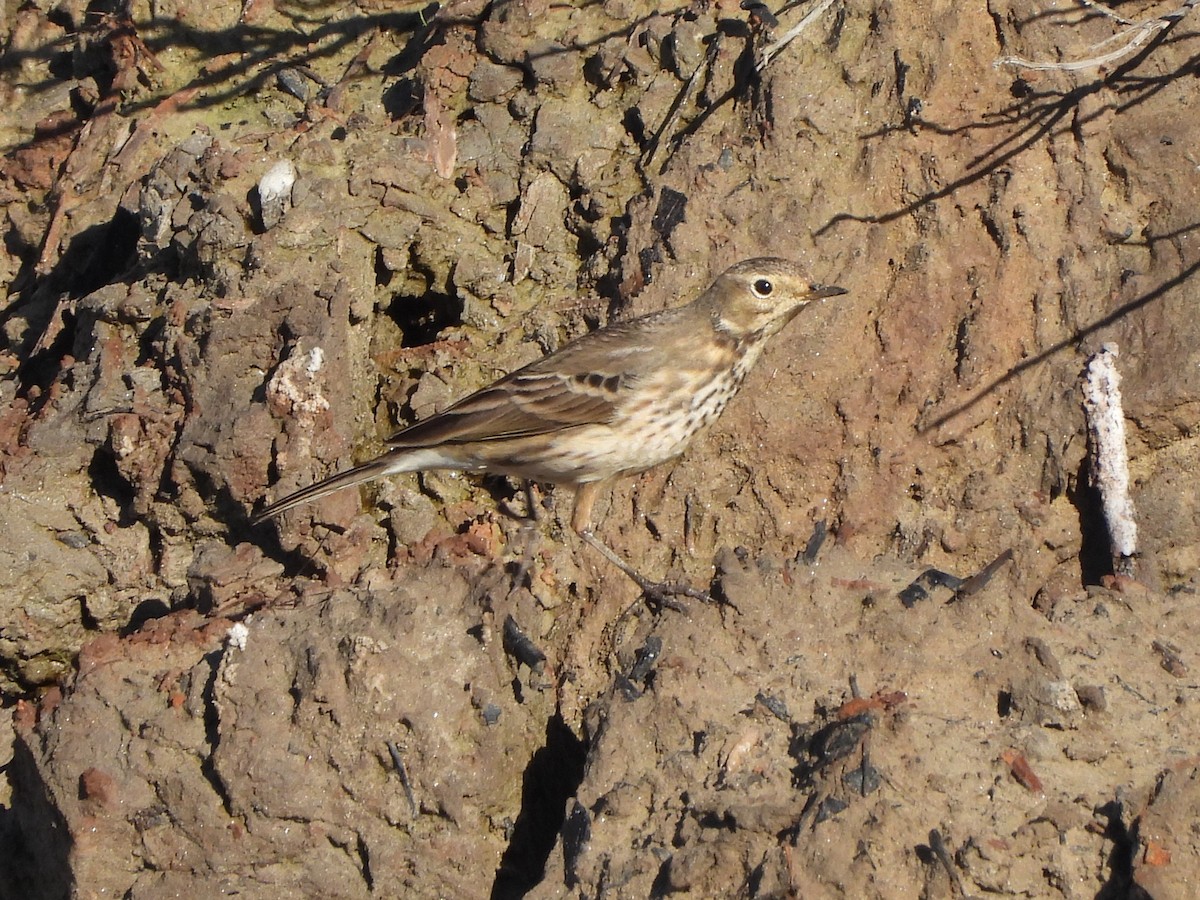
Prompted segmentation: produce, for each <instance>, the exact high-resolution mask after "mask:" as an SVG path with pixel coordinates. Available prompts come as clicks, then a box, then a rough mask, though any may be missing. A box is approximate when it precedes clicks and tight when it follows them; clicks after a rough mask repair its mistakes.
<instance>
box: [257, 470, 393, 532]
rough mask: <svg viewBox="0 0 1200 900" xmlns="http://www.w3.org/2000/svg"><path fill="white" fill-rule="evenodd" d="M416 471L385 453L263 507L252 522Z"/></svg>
mask: <svg viewBox="0 0 1200 900" xmlns="http://www.w3.org/2000/svg"><path fill="white" fill-rule="evenodd" d="M407 471H412V469H410V468H409V467H407V466H405V465H404V464H403V462H402V460H401V459H399V458H397V456H396V455H395V454H393V453H385V454H384V455H383V456H381V457H379V458H378V459H373V460H371V461H370V462H365V463H363V464H362V465H360V466H355V467H354V468H353V469H347V470H346V471H345V472H338V473H337V474H336V475H331V476H330V477H329V478H326V479H324V480H323V481H318V482H316V483H315V484H310V485H309V486H308V487H306V488H301V489H300V490H298V491H296V492H295V493H294V494H288V495H287V496H286V497H284V498H283V499H282V500H276V501H275V502H274V503H272V504H270V505H268V506H265V507H263V508H262V509H261V510H259V511H258V512H257V513H255V514H254V516H253V517H252V518H251V519H250V521H251V522H252V523H253V524H255V525H257V524H258V523H259V522H262V521H264V520H266V519H270V518H272V517H274V516H277V515H279V514H280V513H281V512H284V511H285V510H289V509H292V508H293V507H296V506H300V505H301V504H303V503H311V502H312V501H313V500H317V499H319V498H320V497H324V496H325V495H326V494H332V493H333V492H334V491H340V490H343V489H345V488H348V487H352V486H353V485H356V484H362V483H363V482H364V481H371V480H372V479H374V478H381V477H383V476H384V475H394V474H396V473H397V472H407Z"/></svg>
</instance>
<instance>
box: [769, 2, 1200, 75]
mask: <svg viewBox="0 0 1200 900" xmlns="http://www.w3.org/2000/svg"><path fill="white" fill-rule="evenodd" d="M1197 2H1200V0H1197ZM831 6H833V0H821V2H820V3H818V4H817V5H816V6H814V7H813V8H812V9H810V10H809V11H808V15H806V16H805V17H804V18H803V19H801V20H800V21H799V22H797V23H796V24H795V25H793V26H792V27H791V28H789V29H788V32H787V34H785V35H784V36H783V37H781V38H780V39H779V40H777V41H776V42H775V43H773V44H770V45H769V46H767V47H764V48H763V51H762V54H761V55H760V56H759V58H758V62H757V63H755V66H754V68H755V69H756V70H757V71H759V72H761V71H762V70H763V69H765V68H766V67H767V65H768V64H769V63H770V62H771V58H772V57H773V56H775V54H776V53H778V52H779V51H780V50H782V49H783V48H784V47H786V46H787V45H788V44H790V43H791V42H792V41H794V40H795V39H796V38H797V37H799V35H800V33H801V32H802V31H804V29H806V28H807V27H808V26H809V25H811V24H812V23H813V22H815V21H817V19H819V18H820V17H821V14H822V13H823V12H825V10H827V9H829V7H831Z"/></svg>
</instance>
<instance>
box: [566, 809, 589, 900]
mask: <svg viewBox="0 0 1200 900" xmlns="http://www.w3.org/2000/svg"><path fill="white" fill-rule="evenodd" d="M591 840H592V815H591V813H589V812H588V808H587V807H586V806H584V805H583V804H582V803H580V802H579V801H578V800H572V806H571V811H570V812H569V813H567V818H566V821H564V822H563V826H562V847H563V868H564V870H565V873H566V878H565V879H564V880H565V882H566V886H567V887H568V888H572V887H575V886H576V885H577V884H579V874H578V871H577V867H578V865H579V859H580V857H582V856H583V854H585V853H586V852H587V849H588V844H589V843H591Z"/></svg>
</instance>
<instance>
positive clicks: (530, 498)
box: [510, 479, 538, 591]
mask: <svg viewBox="0 0 1200 900" xmlns="http://www.w3.org/2000/svg"><path fill="white" fill-rule="evenodd" d="M525 513H526V514H525V518H524V520H523V521H522V522H521V530H520V534H521V556H520V558H519V559H518V560H517V568H516V571H515V572H513V578H512V588H510V591H511V590H516V589H517V588H518V587H520V586H522V585H523V584H525V579H526V578H528V577H529V572H530V570H531V569H532V568H533V554H534V550H533V546H534V540H535V539H536V538H537V536H538V532H537V523H538V510H537V504H536V502H535V500H534V493H533V482H532V481H529V480H528V479H526V480H525Z"/></svg>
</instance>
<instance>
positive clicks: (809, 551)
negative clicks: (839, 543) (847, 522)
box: [797, 519, 829, 566]
mask: <svg viewBox="0 0 1200 900" xmlns="http://www.w3.org/2000/svg"><path fill="white" fill-rule="evenodd" d="M827 537H829V524H828V523H827V522H826V521H825V520H824V519H822V520H821V521H820V522H818V523H817V524H816V525H814V526H813V533H812V536H811V537H810V538H809V539H808V543H807V544H805V545H804V549H803V550H801V551H800V555H799V556H798V557H797V561H798V562H802V563H804V564H805V565H806V566H811V565H812V564H813V563H815V562H816V561H817V554H818V553H820V552H821V548H822V547H823V546H825V539H826V538H827Z"/></svg>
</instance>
